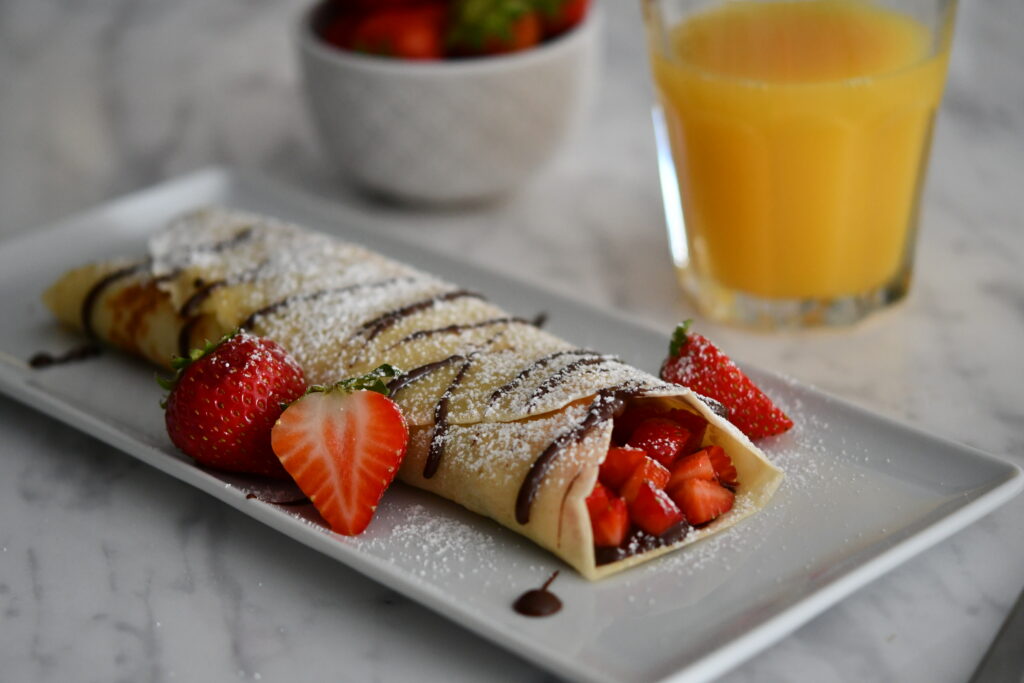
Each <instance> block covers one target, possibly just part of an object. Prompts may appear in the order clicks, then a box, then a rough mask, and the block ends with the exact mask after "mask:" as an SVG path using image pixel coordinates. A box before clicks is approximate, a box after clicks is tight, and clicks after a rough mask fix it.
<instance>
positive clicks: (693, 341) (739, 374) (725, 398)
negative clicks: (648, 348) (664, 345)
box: [661, 320, 793, 439]
mask: <svg viewBox="0 0 1024 683" xmlns="http://www.w3.org/2000/svg"><path fill="white" fill-rule="evenodd" d="M661 378H662V379H663V380H665V381H666V382H675V383H676V384H682V385H684V386H687V387H689V388H690V389H692V390H693V391H696V392H697V393H699V394H703V395H705V396H709V397H711V398H713V399H715V400H716V401H719V402H721V403H722V404H723V405H724V406H725V407H726V408H728V409H729V419H730V420H731V421H732V423H733V424H735V425H736V426H737V427H739V429H740V431H742V432H743V433H744V434H746V435H747V436H748V437H750V438H751V439H760V438H763V437H766V436H772V435H775V434H781V433H782V432H785V431H786V430H788V429H790V428H791V427H792V426H793V421H792V420H790V419H789V417H787V416H786V414H785V413H784V412H782V411H781V410H780V409H779V408H778V407H777V406H776V405H775V404H774V403H772V400H771V399H770V398H768V396H767V395H766V394H765V393H764V392H763V391H761V390H760V389H759V388H758V387H757V386H756V385H755V384H754V383H753V382H752V381H751V380H750V378H749V377H747V375H746V374H745V373H744V372H743V371H742V370H740V369H739V367H737V366H736V364H735V363H733V362H732V360H730V359H729V357H728V356H726V355H725V354H724V353H722V352H721V351H720V350H719V349H718V347H716V346H715V345H714V344H713V343H711V341H709V340H708V339H707V337H704V336H702V335H699V334H696V333H692V332H690V321H689V320H687V321H686V322H684V323H681V324H680V325H679V326H678V327H676V330H675V332H674V333H673V335H672V342H671V344H670V345H669V356H668V358H667V359H665V362H664V363H663V364H662V366H661Z"/></svg>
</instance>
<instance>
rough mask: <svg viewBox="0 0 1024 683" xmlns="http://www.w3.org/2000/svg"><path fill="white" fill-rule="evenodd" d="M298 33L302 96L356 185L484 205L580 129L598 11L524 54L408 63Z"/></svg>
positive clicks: (311, 16) (302, 26)
mask: <svg viewBox="0 0 1024 683" xmlns="http://www.w3.org/2000/svg"><path fill="white" fill-rule="evenodd" d="M321 6H322V3H318V4H317V5H315V6H314V7H313V8H311V9H310V10H309V11H307V12H305V13H304V14H303V15H302V17H301V19H300V23H299V27H298V43H299V52H300V57H301V63H302V74H303V79H304V90H305V95H306V101H307V103H308V106H309V109H310V113H311V115H312V118H313V122H314V124H315V127H316V129H317V130H318V131H319V134H320V141H321V142H322V144H323V147H324V150H325V152H326V153H327V154H328V155H329V156H330V158H331V160H332V161H333V162H334V163H335V164H336V165H337V166H338V168H339V169H340V170H341V171H342V172H343V173H344V174H345V175H346V176H348V177H349V178H350V179H351V180H352V181H353V182H355V183H356V184H358V185H361V186H363V187H364V188H366V189H369V190H371V191H375V192H378V193H383V194H386V195H388V196H391V197H394V198H398V199H402V200H407V201H415V202H429V203H450V202H468V201H479V200H485V199H488V198H492V197H496V196H500V195H502V194H505V193H507V192H508V191H510V190H513V189H514V188H516V187H517V186H519V185H521V184H522V183H523V182H524V181H525V180H526V179H527V178H528V177H529V176H530V175H531V174H532V173H533V172H534V171H536V170H537V169H538V168H539V167H540V166H541V165H542V164H543V163H544V162H545V161H547V160H548V159H550V158H551V156H552V155H553V154H554V152H555V151H557V149H558V148H559V147H560V145H561V143H562V141H563V140H564V139H565V138H566V137H567V135H568V133H569V131H570V130H571V129H572V128H573V126H574V125H575V124H576V123H577V121H578V120H579V118H580V115H581V113H582V110H583V109H584V105H585V103H586V101H587V100H588V97H589V91H590V90H591V88H592V84H593V80H594V74H595V66H596V50H597V36H596V34H597V25H598V18H597V17H596V16H595V15H596V12H595V11H594V10H591V12H589V13H588V16H587V18H586V19H585V20H584V21H583V22H582V23H581V24H580V25H578V26H577V27H575V28H574V29H572V30H570V31H569V32H568V33H566V34H564V35H562V36H559V37H557V38H555V39H554V40H552V41H550V42H548V43H544V44H542V45H539V46H538V47H535V48H533V49H530V50H525V51H523V52H518V53H513V54H508V55H499V56H493V57H479V58H469V59H457V60H439V61H429V62H422V61H410V60H401V59H393V58H388V57H376V56H371V55H364V54H359V53H354V52H345V51H343V50H339V49H337V48H335V47H332V46H331V45H329V44H327V43H325V42H324V41H323V40H321V39H320V37H319V36H318V35H317V33H316V31H315V28H314V24H315V22H316V21H317V19H318V16H319V12H320V11H321V10H320V8H321Z"/></svg>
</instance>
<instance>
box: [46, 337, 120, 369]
mask: <svg viewBox="0 0 1024 683" xmlns="http://www.w3.org/2000/svg"><path fill="white" fill-rule="evenodd" d="M100 353H102V349H101V348H100V346H99V345H98V344H94V343H92V342H90V343H88V344H82V345H81V346H76V347H74V348H72V349H69V350H68V351H65V352H64V353H61V354H58V355H56V356H54V355H52V354H50V353H47V352H46V351H40V352H39V353H37V354H35V355H34V356H32V357H31V358H29V359H28V365H29V367H30V368H32V369H33V370H41V369H43V368H48V367H50V366H51V365H62V364H64V363H73V362H75V361H80V360H85V359H86V358H93V357H95V356H98V355H100Z"/></svg>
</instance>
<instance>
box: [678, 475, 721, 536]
mask: <svg viewBox="0 0 1024 683" xmlns="http://www.w3.org/2000/svg"><path fill="white" fill-rule="evenodd" d="M669 495H670V496H671V497H672V500H674V501H675V502H676V503H677V504H678V505H679V509H681V510H682V511H683V514H684V515H686V520H687V521H688V522H689V523H690V524H692V525H694V526H697V525H700V524H705V523H707V522H710V521H711V520H713V519H715V518H717V517H718V516H720V515H724V514H725V513H726V512H728V511H729V510H731V509H732V504H733V501H734V500H735V499H736V494H734V493H733V492H732V491H730V490H729V489H727V488H725V487H724V486H722V485H721V484H719V483H718V482H715V481H708V480H707V479H696V478H691V479H684V480H683V481H681V482H679V484H677V485H676V486H673V487H672V488H671V489H670V490H669Z"/></svg>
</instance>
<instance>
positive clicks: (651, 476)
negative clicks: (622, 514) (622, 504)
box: [619, 456, 671, 503]
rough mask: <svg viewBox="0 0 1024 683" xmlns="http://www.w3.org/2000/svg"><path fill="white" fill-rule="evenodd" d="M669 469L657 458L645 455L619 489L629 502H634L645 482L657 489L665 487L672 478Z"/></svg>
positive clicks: (620, 493)
mask: <svg viewBox="0 0 1024 683" xmlns="http://www.w3.org/2000/svg"><path fill="white" fill-rule="evenodd" d="M670 476H671V475H670V474H669V471H668V470H667V469H665V467H664V466H663V465H661V464H660V463H658V461H657V460H654V459H652V458H648V457H646V456H644V459H643V462H641V463H640V466H639V467H637V468H636V469H635V470H633V474H631V475H630V476H629V479H627V480H626V483H625V484H623V485H622V488H621V489H619V495H621V496H622V497H623V498H624V499H625V500H626V502H627V503H632V502H633V501H634V500H635V499H636V494H637V492H638V491H639V490H640V487H641V486H643V484H645V483H650V484H651V485H653V486H654V488H656V489H663V488H665V484H667V483H668V480H669V478H670Z"/></svg>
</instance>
